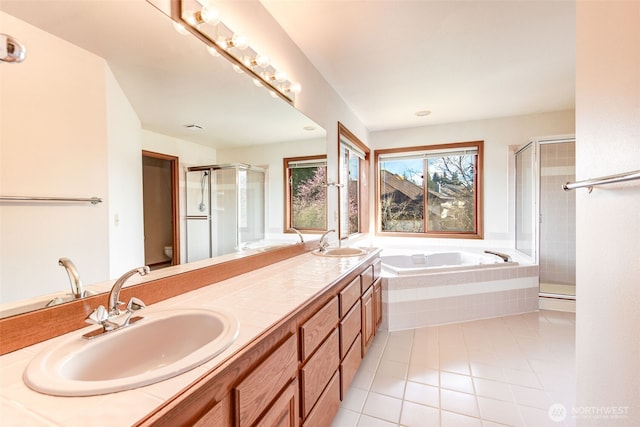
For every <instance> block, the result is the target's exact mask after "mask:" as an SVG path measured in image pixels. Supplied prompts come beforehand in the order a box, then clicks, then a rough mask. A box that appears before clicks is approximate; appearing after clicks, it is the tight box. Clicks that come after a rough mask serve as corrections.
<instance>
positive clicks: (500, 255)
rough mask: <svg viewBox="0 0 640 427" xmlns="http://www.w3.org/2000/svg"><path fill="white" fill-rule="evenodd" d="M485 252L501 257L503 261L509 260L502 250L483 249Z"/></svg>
mask: <svg viewBox="0 0 640 427" xmlns="http://www.w3.org/2000/svg"><path fill="white" fill-rule="evenodd" d="M484 253H485V254H491V255H495V256H497V257H500V258H502V260H503V261H504V262H511V257H510V256H509V255H507V254H503V253H502V252H495V251H484Z"/></svg>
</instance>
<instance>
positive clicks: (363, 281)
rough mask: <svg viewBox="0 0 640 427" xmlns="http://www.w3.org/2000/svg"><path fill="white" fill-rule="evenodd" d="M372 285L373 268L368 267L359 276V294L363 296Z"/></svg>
mask: <svg viewBox="0 0 640 427" xmlns="http://www.w3.org/2000/svg"><path fill="white" fill-rule="evenodd" d="M372 284H373V266H372V265H370V266H369V267H367V269H366V270H365V271H363V272H362V273H361V274H360V294H364V293H365V292H366V291H367V289H369V287H370V286H371V285H372Z"/></svg>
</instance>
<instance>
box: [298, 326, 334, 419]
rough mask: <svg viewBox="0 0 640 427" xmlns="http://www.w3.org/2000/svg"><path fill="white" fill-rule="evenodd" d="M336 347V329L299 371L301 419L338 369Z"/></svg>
mask: <svg viewBox="0 0 640 427" xmlns="http://www.w3.org/2000/svg"><path fill="white" fill-rule="evenodd" d="M338 347H339V344H338V329H337V328H336V329H334V331H333V332H332V333H331V335H329V338H327V340H326V341H325V342H324V343H323V344H322V345H321V346H320V348H319V349H318V351H317V352H315V353H314V355H313V356H311V358H310V359H309V361H308V362H307V364H306V365H305V366H304V367H303V368H302V369H301V370H300V384H301V386H302V392H301V399H302V417H303V418H305V417H306V416H307V415H308V414H309V411H310V410H311V408H313V405H315V403H316V401H317V400H318V397H320V394H321V393H322V390H324V388H325V386H326V385H327V383H328V382H329V380H330V379H331V377H332V376H333V374H334V372H335V371H336V370H337V369H338V365H339V364H340V358H339V357H338V352H339V349H338Z"/></svg>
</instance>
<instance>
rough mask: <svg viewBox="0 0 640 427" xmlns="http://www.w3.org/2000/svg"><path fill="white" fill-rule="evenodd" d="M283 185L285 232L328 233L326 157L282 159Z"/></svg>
mask: <svg viewBox="0 0 640 427" xmlns="http://www.w3.org/2000/svg"><path fill="white" fill-rule="evenodd" d="M284 170H285V182H286V185H285V187H286V197H285V200H286V202H285V203H286V206H285V217H286V224H285V229H289V228H295V229H296V230H299V231H312V232H313V231H325V230H326V229H327V185H326V183H327V157H326V156H324V155H323V156H309V157H292V158H286V159H284Z"/></svg>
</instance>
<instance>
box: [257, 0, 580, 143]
mask: <svg viewBox="0 0 640 427" xmlns="http://www.w3.org/2000/svg"><path fill="white" fill-rule="evenodd" d="M261 3H262V4H263V5H264V6H265V8H266V9H267V10H268V11H269V12H270V13H271V15H272V16H273V17H274V18H275V19H276V20H277V21H278V22H279V24H280V25H281V26H282V27H283V29H284V30H285V31H286V32H287V33H288V35H289V37H290V38H291V39H292V40H293V41H294V42H295V43H296V44H297V45H298V46H299V47H300V49H301V50H302V51H303V52H304V53H305V54H306V56H307V57H308V58H309V60H310V61H311V62H312V63H313V65H314V66H315V67H316V68H317V69H318V71H319V72H320V73H321V74H322V75H323V76H324V77H325V78H326V79H327V81H328V82H329V83H330V84H331V85H332V86H333V87H334V89H335V90H336V91H337V92H338V93H339V94H340V96H341V97H342V98H343V99H344V100H345V102H346V103H347V104H348V105H349V106H350V107H351V108H352V110H353V111H354V112H355V114H356V115H357V116H358V117H359V118H360V120H361V121H362V122H363V123H364V124H365V126H366V127H367V128H368V129H369V130H372V131H375V130H384V129H394V128H403V127H413V126H424V125H429V124H436V123H450V122H459V121H466V120H476V119H484V118H491V117H505V116H514V115H522V114H531V113H541V112H548V111H559V110H567V109H573V108H574V105H575V48H576V36H575V2H571V1H559V0H551V1H540V0H533V1H526V0H505V1H482V0H465V1H453V0H452V1H431V0H411V1H409V0H387V1H385V0H365V1H355V0H354V1H351V0H342V1H340V0H335V1H327V0H305V1H283V0H261ZM421 110H428V111H431V114H430V115H428V116H423V117H417V116H416V115H415V113H416V112H417V111H421Z"/></svg>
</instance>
